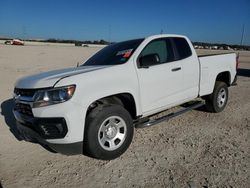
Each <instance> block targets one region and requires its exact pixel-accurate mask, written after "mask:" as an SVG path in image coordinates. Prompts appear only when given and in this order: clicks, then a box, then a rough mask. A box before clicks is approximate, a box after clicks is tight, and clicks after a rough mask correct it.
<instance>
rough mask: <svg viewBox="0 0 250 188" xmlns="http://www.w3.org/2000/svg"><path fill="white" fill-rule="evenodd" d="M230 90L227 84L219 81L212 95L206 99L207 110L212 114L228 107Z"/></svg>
mask: <svg viewBox="0 0 250 188" xmlns="http://www.w3.org/2000/svg"><path fill="white" fill-rule="evenodd" d="M227 101H228V88H227V84H226V83H225V82H220V81H217V82H216V83H215V86H214V91H213V93H212V94H210V95H209V96H207V97H206V108H207V110H208V111H210V112H215V113H217V112H221V111H223V110H224V108H225V107H226V105H227Z"/></svg>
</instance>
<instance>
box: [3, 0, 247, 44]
mask: <svg viewBox="0 0 250 188" xmlns="http://www.w3.org/2000/svg"><path fill="white" fill-rule="evenodd" d="M243 25H245V33H244V40H243V44H245V45H250V0H172V1H168V0H124V1H119V0H85V1H84V0H15V1H14V0H0V36H1V37H17V38H24V39H48V38H56V39H76V40H100V39H104V40H107V41H113V42H115V41H116V42H117V41H122V40H127V39H133V38H139V37H146V36H149V35H153V34H159V33H161V32H163V33H171V34H182V35H186V36H188V37H189V38H190V39H191V40H192V41H200V42H211V43H228V44H239V43H240V40H241V34H242V28H243Z"/></svg>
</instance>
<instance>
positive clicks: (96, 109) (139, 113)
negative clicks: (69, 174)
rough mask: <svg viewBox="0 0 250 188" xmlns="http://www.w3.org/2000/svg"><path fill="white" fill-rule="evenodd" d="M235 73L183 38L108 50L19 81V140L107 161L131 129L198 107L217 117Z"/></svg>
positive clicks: (228, 60) (231, 61) (226, 58)
mask: <svg viewBox="0 0 250 188" xmlns="http://www.w3.org/2000/svg"><path fill="white" fill-rule="evenodd" d="M236 70H237V57H236V54H235V53H231V54H223V55H207V56H200V57H198V56H197V54H196V52H195V50H194V48H193V46H192V43H191V42H190V40H189V39H188V38H187V37H185V36H179V35H156V36H150V37H148V38H144V39H136V40H129V41H125V42H120V43H116V44H112V45H109V46H107V47H105V48H104V49H102V50H100V51H99V52H97V53H96V54H95V55H93V56H92V57H91V58H89V59H88V60H87V61H86V62H85V63H84V64H82V65H81V66H79V67H76V68H67V69H62V70H55V71H50V72H45V73H41V74H37V75H32V76H28V77H24V78H21V79H19V80H18V81H17V82H16V84H15V90H14V101H15V107H14V110H13V112H14V115H15V118H16V120H17V127H18V129H19V130H20V134H21V135H22V136H23V139H24V140H26V141H30V142H36V143H40V144H41V145H43V146H46V147H47V148H49V149H50V150H53V151H55V152H59V153H62V154H66V155H71V154H83V153H84V154H87V155H89V156H91V157H94V158H99V159H105V160H107V159H114V158H116V157H119V156H120V155H121V154H122V153H124V152H125V151H126V149H127V148H128V147H129V145H130V143H131V141H132V138H133V133H134V127H147V126H151V125H154V124H156V123H159V122H162V121H165V120H167V119H169V118H172V117H174V116H176V115H179V114H182V113H184V112H186V111H187V110H190V109H194V108H197V107H199V106H201V105H203V104H204V103H203V101H205V105H206V107H207V109H208V110H209V111H211V112H221V111H222V110H223V109H224V108H225V106H226V104H227V101H228V87H229V86H231V85H232V84H234V83H235V81H236ZM190 101H192V103H190ZM187 102H189V104H188V105H184V107H185V108H184V109H181V110H180V111H177V112H175V113H170V114H168V115H165V116H159V113H161V112H162V111H165V110H167V109H169V108H171V107H174V106H178V105H182V104H184V103H187Z"/></svg>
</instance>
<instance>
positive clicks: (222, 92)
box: [217, 88, 227, 108]
mask: <svg viewBox="0 0 250 188" xmlns="http://www.w3.org/2000/svg"><path fill="white" fill-rule="evenodd" d="M226 98H227V94H226V90H225V89H224V88H221V89H220V91H219V94H218V97H217V104H218V106H219V107H220V108H221V107H223V106H224V104H225V101H226Z"/></svg>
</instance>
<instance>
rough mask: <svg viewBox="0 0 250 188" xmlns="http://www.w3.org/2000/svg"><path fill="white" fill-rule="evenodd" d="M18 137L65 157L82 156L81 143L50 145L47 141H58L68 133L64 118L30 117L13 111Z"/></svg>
mask: <svg viewBox="0 0 250 188" xmlns="http://www.w3.org/2000/svg"><path fill="white" fill-rule="evenodd" d="M13 113H14V116H15V118H16V125H17V129H18V131H19V133H20V136H21V137H22V138H23V139H24V140H25V141H28V142H33V143H38V144H40V145H42V146H45V148H46V147H47V148H49V149H51V150H52V151H56V152H58V153H62V154H65V155H74V154H82V149H83V142H75V143H60V144H59V143H50V142H49V141H48V139H60V138H64V136H65V135H66V134H67V132H68V128H67V124H66V121H65V119H64V118H61V117H59V118H53V117H50V118H37V117H30V116H26V115H23V114H21V113H19V112H18V111H15V110H13Z"/></svg>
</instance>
